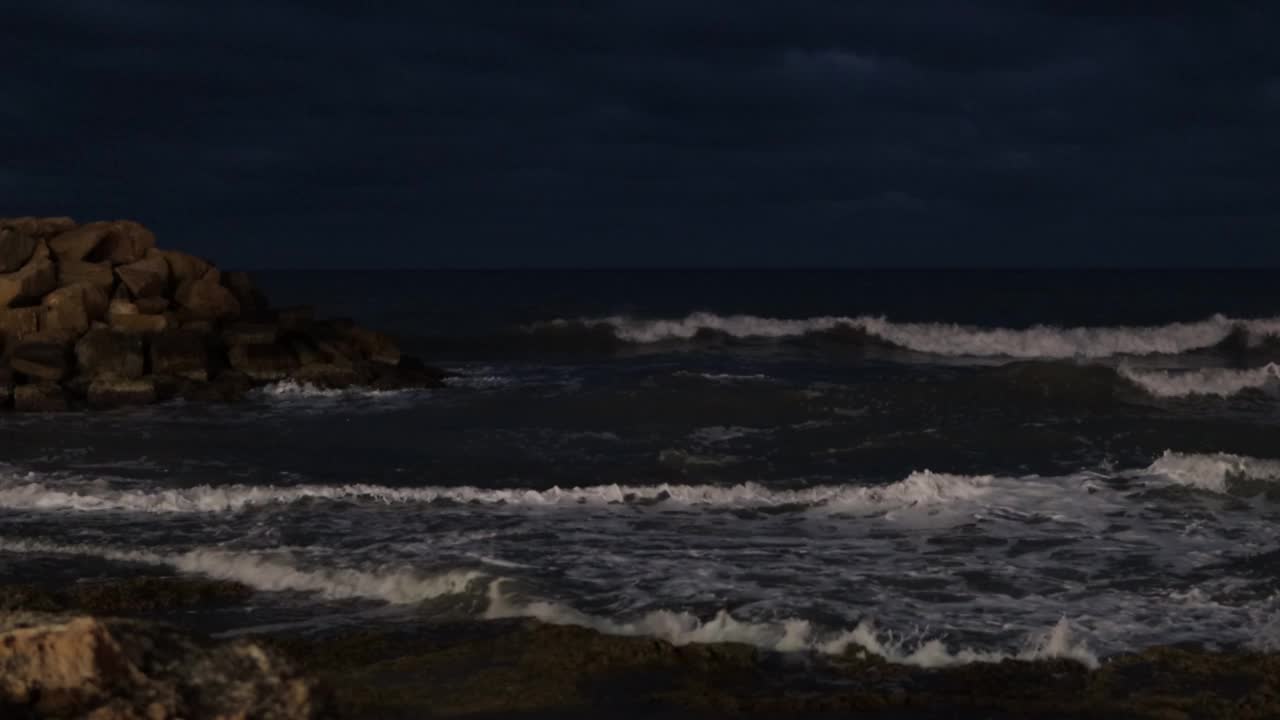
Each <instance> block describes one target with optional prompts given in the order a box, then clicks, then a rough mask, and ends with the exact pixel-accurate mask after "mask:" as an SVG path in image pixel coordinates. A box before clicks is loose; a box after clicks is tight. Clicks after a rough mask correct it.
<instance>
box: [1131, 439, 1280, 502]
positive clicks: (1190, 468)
mask: <svg viewBox="0 0 1280 720" xmlns="http://www.w3.org/2000/svg"><path fill="white" fill-rule="evenodd" d="M1145 472H1146V473H1148V474H1151V475H1159V476H1162V477H1166V478H1168V479H1170V480H1172V481H1173V482H1175V483H1177V484H1179V485H1185V486H1188V487H1194V488H1198V489H1200V490H1208V491H1210V492H1216V493H1226V492H1228V491H1229V490H1230V485H1231V484H1232V483H1233V482H1237V481H1241V480H1244V481H1248V480H1253V481H1264V482H1267V481H1276V482H1280V460H1264V459H1261V458H1253V457H1246V456H1243V455H1231V454H1228V453H1215V454H1211V455H1202V454H1196V453H1179V452H1174V451H1172V450H1166V451H1164V454H1163V455H1161V456H1160V457H1159V458H1157V459H1156V461H1155V462H1153V463H1151V465H1150V466H1149V467H1148V468H1147V469H1146V471H1145Z"/></svg>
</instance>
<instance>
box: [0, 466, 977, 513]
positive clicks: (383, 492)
mask: <svg viewBox="0 0 1280 720" xmlns="http://www.w3.org/2000/svg"><path fill="white" fill-rule="evenodd" d="M37 477H38V476H35V475H34V474H27V475H24V476H18V477H16V478H9V479H8V480H3V481H0V508H8V509H17V510H73V511H81V512H101V511H126V512H146V513H217V512H234V511H239V510H244V509H247V508H251V507H260V506H267V505H276V504H287V503H295V502H301V501H305V500H346V501H366V502H380V503H432V502H440V501H450V502H455V503H476V504H483V505H494V504H505V505H516V506H562V505H605V504H610V503H629V502H657V501H661V502H668V503H675V504H687V505H716V506H741V507H752V506H802V507H816V506H822V507H827V508H831V509H834V510H857V509H860V508H868V509H871V508H891V507H904V506H914V505H932V504H940V503H947V502H952V501H966V500H974V499H978V498H981V497H984V496H986V495H988V494H989V493H990V492H991V491H992V485H993V482H995V478H992V477H990V476H966V475H948V474H943V473H933V472H929V471H922V472H915V473H912V474H911V475H910V476H908V477H907V478H906V479H904V480H901V481H898V482H895V483H890V484H888V485H879V486H859V485H818V486H812V487H807V488H798V489H771V488H768V487H765V486H763V485H760V484H758V483H742V484H738V485H682V484H669V483H661V484H655V485H616V484H615V485H591V486H586V487H571V488H560V487H553V488H550V489H547V490H533V489H524V488H478V487H471V486H462V487H430V486H429V487H404V488H398V487H388V486H384V485H367V484H353V485H292V486H274V485H223V486H211V485H199V486H195V487H186V488H170V489H138V488H132V487H128V488H121V487H112V486H110V485H109V484H107V483H103V482H94V481H89V482H85V481H79V482H76V481H73V480H67V479H60V480H58V481H56V482H52V483H50V482H44V481H41V480H39V479H36V478H37Z"/></svg>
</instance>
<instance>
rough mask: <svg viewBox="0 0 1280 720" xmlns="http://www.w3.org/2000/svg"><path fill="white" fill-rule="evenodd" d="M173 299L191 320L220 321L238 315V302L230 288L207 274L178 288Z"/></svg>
mask: <svg viewBox="0 0 1280 720" xmlns="http://www.w3.org/2000/svg"><path fill="white" fill-rule="evenodd" d="M174 299H175V300H176V301H177V302H178V305H180V306H181V307H182V308H183V310H184V311H185V313H186V317H187V318H188V319H191V320H209V321H214V322H216V321H222V320H230V319H234V318H236V317H238V316H239V315H240V303H239V302H238V301H237V300H236V298H235V296H234V295H232V294H231V291H230V290H227V289H226V288H224V287H222V286H221V285H219V284H218V283H217V282H215V281H212V280H211V279H209V277H208V276H206V277H205V278H202V279H200V280H197V281H195V282H189V283H186V284H184V285H183V286H181V287H179V288H178V291H177V294H176V295H175V296H174Z"/></svg>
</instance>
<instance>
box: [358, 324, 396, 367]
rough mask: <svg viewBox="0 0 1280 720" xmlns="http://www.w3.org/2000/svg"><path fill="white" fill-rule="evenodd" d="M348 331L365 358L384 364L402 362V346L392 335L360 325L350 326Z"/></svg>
mask: <svg viewBox="0 0 1280 720" xmlns="http://www.w3.org/2000/svg"><path fill="white" fill-rule="evenodd" d="M347 333H348V335H349V336H350V338H351V339H352V341H354V342H355V344H356V347H358V348H360V352H361V354H362V355H363V356H364V357H365V358H367V359H369V360H372V361H374V362H376V363H382V364H383V365H399V364H400V346H399V345H397V344H396V341H395V339H394V338H392V337H391V336H390V335H388V334H386V333H383V332H378V331H377V330H370V329H369V328H365V327H360V326H359V325H354V326H352V327H350V328H348V329H347Z"/></svg>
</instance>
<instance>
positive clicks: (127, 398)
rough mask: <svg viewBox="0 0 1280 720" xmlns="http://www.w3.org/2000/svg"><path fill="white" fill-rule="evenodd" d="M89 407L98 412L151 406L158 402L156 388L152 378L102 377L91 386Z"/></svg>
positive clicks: (96, 379)
mask: <svg viewBox="0 0 1280 720" xmlns="http://www.w3.org/2000/svg"><path fill="white" fill-rule="evenodd" d="M88 400H89V407H91V408H94V409H96V410H107V409H110V408H118V407H129V406H134V405H150V404H151V403H153V402H155V401H156V386H155V383H154V382H153V381H152V380H151V378H137V379H124V378H118V377H111V376H109V375H102V376H99V377H97V378H94V380H93V382H92V383H90V384H89V393H88Z"/></svg>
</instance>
